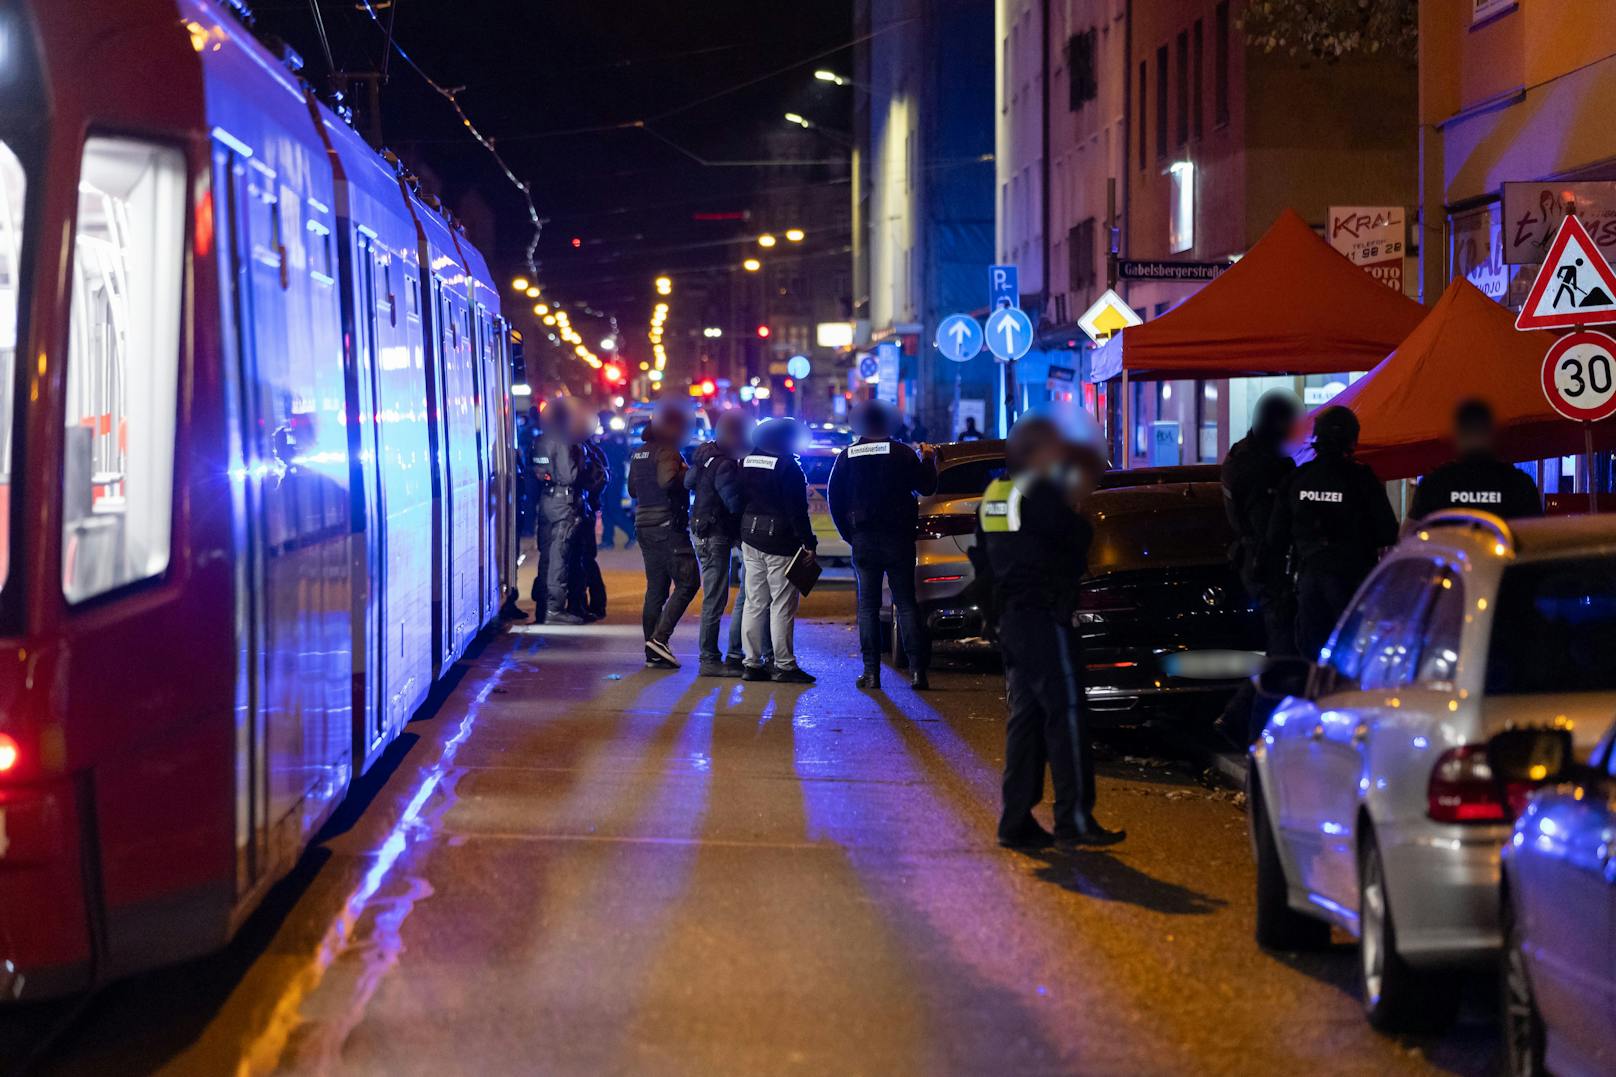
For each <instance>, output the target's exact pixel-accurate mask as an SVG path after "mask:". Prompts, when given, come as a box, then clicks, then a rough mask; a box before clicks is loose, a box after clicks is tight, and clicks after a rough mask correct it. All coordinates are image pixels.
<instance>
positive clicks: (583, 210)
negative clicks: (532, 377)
mask: <svg viewBox="0 0 1616 1077" xmlns="http://www.w3.org/2000/svg"><path fill="white" fill-rule="evenodd" d="M395 2H396V3H397V4H398V5H399V6H398V9H397V16H396V17H397V25H396V29H395V33H396V35H397V40H398V42H399V44H400V45H402V46H403V48H404V49H405V50H406V51H408V52H409V53H410V54H411V56H412V57H414V59H415V60H416V61H417V62H418V63H419V64H420V65H421V67H422V68H424V69H425V70H426V71H427V73H429V74H430V75H431V76H432V77H433V78H434V79H436V80H437V81H438V82H439V83H440V84H442V85H445V86H451V87H452V86H464V87H465V90H464V92H463V93H462V94H461V95H460V101H461V103H462V105H463V107H464V108H465V109H466V111H467V113H468V114H469V115H470V116H471V117H472V119H473V120H474V121H475V122H476V123H477V124H478V125H479V126H480V127H481V128H483V130H484V131H485V132H486V133H487V134H489V135H491V136H493V137H494V138H495V139H496V140H497V141H498V144H499V148H500V151H501V153H502V154H504V155H505V156H506V158H507V160H508V161H509V163H510V164H511V166H512V167H513V169H514V170H515V171H516V173H517V174H518V175H519V176H522V177H523V178H525V179H527V180H529V181H530V182H531V183H532V185H533V190H534V200H535V202H536V204H537V207H538V211H539V214H540V215H541V216H542V217H545V218H548V223H547V224H546V225H545V229H544V235H543V239H542V241H541V243H540V246H539V258H540V260H541V263H542V267H541V270H540V276H541V279H542V280H543V282H544V285H545V288H546V293H547V295H548V296H550V297H552V298H556V299H560V300H562V301H565V302H567V303H568V304H569V305H570V306H572V307H574V308H575V309H576V308H578V307H581V306H583V305H584V304H586V303H587V304H589V305H591V306H593V307H595V308H597V309H600V310H602V311H604V312H608V313H613V314H616V315H617V316H618V318H619V319H620V320H621V321H622V323H623V324H624V326H625V327H634V326H639V325H640V324H641V323H642V322H643V320H644V318H645V316H646V312H647V308H648V307H649V304H650V303H651V301H652V300H651V296H652V285H651V281H652V277H653V276H654V275H655V274H656V273H657V272H661V271H665V270H668V271H674V272H677V271H678V270H679V269H681V268H696V267H701V266H710V265H716V264H722V263H725V262H733V261H734V260H735V259H736V258H737V257H738V254H737V248H736V247H734V246H733V245H732V246H728V247H726V246H724V245H723V244H724V241H726V240H733V239H738V238H740V237H741V236H744V235H750V234H751V233H752V232H753V231H754V230H755V229H753V228H751V227H749V226H747V225H746V224H743V223H738V222H710V221H709V222H697V221H693V220H692V214H693V213H696V212H702V211H707V212H711V211H725V210H742V209H746V208H747V207H748V205H749V204H750V202H751V199H752V198H753V197H754V195H755V192H756V189H757V188H758V187H759V186H760V185H761V183H762V182H763V181H762V180H760V178H759V177H760V175H762V174H763V172H764V170H763V169H759V168H753V167H712V166H703V165H701V164H699V163H697V162H696V161H694V160H692V159H691V156H690V154H693V155H695V156H697V157H702V158H706V159H708V160H736V159H758V158H763V157H765V156H766V155H767V147H766V145H765V141H764V137H765V135H766V134H767V133H768V132H770V131H775V130H778V129H779V128H781V127H782V126H784V124H785V121H784V119H783V116H784V113H785V112H787V111H798V112H801V113H803V114H804V115H807V116H809V117H810V118H811V119H813V120H814V121H815V122H818V123H821V124H823V125H824V126H825V127H827V128H831V129H838V130H843V131H845V130H847V128H848V126H849V124H850V123H851V120H850V118H849V117H850V113H851V106H852V100H851V92H852V91H850V90H849V89H846V88H838V87H835V86H831V85H829V84H826V83H822V82H816V81H815V80H814V78H813V71H814V69H815V68H816V67H831V68H834V69H837V70H840V71H842V72H843V73H850V71H849V67H850V64H851V52H852V50H851V49H850V48H849V47H848V44H849V42H850V40H851V38H852V36H853V31H852V15H851V0H801V2H796V3H777V2H773V0H703V2H701V3H679V4H673V3H667V2H666V0H631V2H622V0H618V2H611V0H544V2H539V0H454V2H446V0H395ZM252 6H253V8H254V11H255V13H256V15H257V18H258V26H259V29H260V30H261V31H268V32H270V33H274V34H277V35H279V36H281V37H283V38H285V39H286V40H287V41H288V42H289V43H290V44H291V45H292V46H293V47H294V48H296V49H297V51H298V52H299V53H300V54H301V55H302V56H303V58H304V60H305V62H306V67H305V70H304V75H305V77H307V78H309V80H310V81H311V82H314V83H315V84H316V85H320V84H322V83H323V81H324V77H325V74H326V71H327V64H326V60H325V53H324V49H323V48H322V46H321V44H320V38H319V36H318V34H317V32H316V30H315V21H314V17H313V15H312V13H311V3H310V0H273V2H272V0H253V4H252ZM319 6H320V8H321V10H322V12H323V14H324V20H325V26H326V30H327V36H328V38H329V40H330V46H331V52H332V55H333V57H334V60H335V63H336V65H337V66H338V67H339V68H343V67H346V68H348V69H351V70H362V69H367V68H369V67H371V66H372V65H374V64H376V63H378V62H379V60H380V57H381V54H382V52H383V36H382V34H381V33H380V32H379V31H378V30H377V29H376V27H375V26H374V25H373V24H372V23H371V21H370V19H369V17H368V16H367V15H366V14H365V13H364V12H363V10H362V9H361V7H360V5H359V4H358V3H357V0H319ZM380 10H381V13H382V16H383V18H385V17H386V10H385V9H384V8H383V9H380ZM830 50H838V51H834V52H831V53H830V55H828V56H824V57H823V58H820V59H817V60H816V59H812V58H813V57H815V56H816V55H817V54H824V53H827V52H828V51H830ZM752 80H757V81H756V82H754V83H753V84H752V85H749V86H748V85H744V84H746V83H748V82H751V81H752ZM383 94H384V97H383V119H384V127H385V137H386V141H387V143H388V145H389V146H391V147H393V148H395V149H397V150H398V151H399V152H400V153H401V155H402V156H403V157H404V158H405V159H406V161H408V162H410V163H411V164H414V165H416V166H417V167H420V166H421V165H422V164H423V163H424V164H425V166H426V167H428V168H430V169H431V171H432V172H433V173H435V174H437V175H438V176H439V177H441V179H442V181H443V185H444V192H443V193H444V194H445V195H446V196H447V198H448V200H449V201H450V202H451V204H453V203H454V202H455V201H456V199H457V198H458V197H459V196H460V195H461V194H462V193H464V190H465V189H466V188H467V187H468V186H469V187H474V188H476V189H477V190H478V191H479V192H480V193H481V195H482V197H483V198H484V199H485V200H486V201H487V202H488V203H489V205H490V206H492V207H493V208H494V210H495V211H496V213H497V214H498V219H499V221H500V225H501V228H500V233H499V239H498V242H497V243H496V245H495V247H494V249H493V250H492V251H491V252H490V255H491V257H492V258H493V259H494V260H495V262H496V264H497V265H499V266H501V267H503V268H505V269H507V270H514V269H516V268H518V267H519V265H520V261H521V256H522V252H523V250H524V248H525V247H526V244H527V241H528V238H529V235H530V229H528V227H527V225H526V216H525V208H524V206H523V204H522V202H521V199H520V196H519V195H518V194H517V192H516V191H515V190H514V189H512V188H511V187H510V186H509V185H508V184H507V183H506V181H505V180H504V179H503V177H502V176H500V174H499V173H498V171H497V169H496V168H495V166H494V164H493V162H492V160H491V159H490V158H489V156H488V154H487V153H486V151H484V150H483V149H482V147H480V146H479V145H477V144H476V143H475V142H473V141H472V140H471V138H470V137H469V136H468V135H466V134H465V133H464V132H463V131H462V130H461V128H460V126H459V123H458V121H457V119H456V117H455V115H454V112H453V110H452V109H451V107H450V106H449V104H448V103H447V102H446V101H444V100H443V99H442V98H440V97H438V96H437V95H436V94H434V93H433V92H432V91H431V90H430V89H429V88H428V87H427V86H426V85H425V83H424V82H423V81H422V80H421V78H420V77H419V76H418V75H417V74H416V73H415V72H413V71H411V70H410V69H409V68H408V67H407V66H406V65H404V64H403V63H401V62H400V60H399V58H398V56H396V55H395V56H394V57H393V59H392V63H391V68H390V78H389V82H388V84H387V86H386V88H385V89H384V91H383ZM708 98H711V100H707V99H708ZM641 120H643V121H648V122H649V124H650V128H651V131H654V132H655V134H652V133H649V132H648V131H647V130H641V129H632V128H620V129H615V130H614V129H607V130H600V129H599V128H611V127H613V126H614V125H622V124H628V123H632V122H634V121H641ZM579 129H586V130H583V131H580V130H579ZM557 132H575V133H557ZM657 135H660V136H662V138H658V137H656V136H657ZM664 139H666V140H667V141H664ZM669 142H672V143H676V144H677V146H678V147H681V148H682V149H683V150H686V151H689V153H688V154H687V153H685V152H681V149H680V148H675V146H674V145H670V144H669ZM827 151H829V152H834V150H833V148H832V147H829V146H827ZM771 182H772V183H774V184H778V183H780V182H781V181H780V179H779V177H774V178H773V180H772V181H771ZM574 237H577V238H578V239H581V240H582V241H583V242H582V246H581V247H578V248H574V247H573V245H572V240H573V238H574Z"/></svg>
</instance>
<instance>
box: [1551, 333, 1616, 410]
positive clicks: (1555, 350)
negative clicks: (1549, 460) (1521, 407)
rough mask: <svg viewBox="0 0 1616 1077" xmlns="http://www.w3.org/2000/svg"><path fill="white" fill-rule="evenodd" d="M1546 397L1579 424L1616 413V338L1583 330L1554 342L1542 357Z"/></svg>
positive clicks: (1556, 408) (1557, 408) (1552, 405)
mask: <svg viewBox="0 0 1616 1077" xmlns="http://www.w3.org/2000/svg"><path fill="white" fill-rule="evenodd" d="M1543 395H1544V396H1546V397H1548V399H1549V405H1550V406H1551V407H1552V408H1554V410H1555V411H1557V412H1559V413H1560V414H1561V415H1564V416H1565V417H1566V418H1567V419H1572V420H1575V421H1576V422H1580V423H1595V422H1598V421H1599V420H1600V419H1608V418H1609V417H1610V416H1611V415H1612V414H1616V337H1611V336H1610V335H1608V334H1606V333H1596V332H1593V331H1592V330H1584V331H1583V332H1580V333H1568V334H1567V335H1565V336H1563V337H1561V338H1560V339H1559V340H1557V341H1555V342H1554V343H1553V344H1552V345H1551V346H1550V347H1549V351H1548V354H1547V355H1545V356H1544V357H1543Z"/></svg>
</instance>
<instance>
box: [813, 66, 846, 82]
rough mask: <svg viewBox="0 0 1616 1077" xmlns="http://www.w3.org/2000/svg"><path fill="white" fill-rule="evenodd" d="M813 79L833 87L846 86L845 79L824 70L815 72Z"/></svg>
mask: <svg viewBox="0 0 1616 1077" xmlns="http://www.w3.org/2000/svg"><path fill="white" fill-rule="evenodd" d="M814 78H816V79H818V80H819V81H820V82H828V83H830V84H831V85H833V86H846V85H847V79H844V78H843V77H842V76H840V75H838V74H837V73H836V72H834V71H826V70H825V69H824V68H820V69H819V70H818V71H815V72H814Z"/></svg>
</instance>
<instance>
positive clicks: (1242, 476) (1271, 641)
mask: <svg viewBox="0 0 1616 1077" xmlns="http://www.w3.org/2000/svg"><path fill="white" fill-rule="evenodd" d="M1300 417H1301V406H1300V404H1299V403H1298V401H1297V399H1296V396H1295V394H1293V393H1290V392H1287V391H1286V390H1284V389H1273V390H1270V391H1269V392H1266V393H1264V394H1263V395H1262V397H1261V399H1259V400H1258V401H1257V410H1256V414H1255V415H1254V416H1253V418H1252V424H1251V430H1250V432H1249V433H1247V434H1246V436H1245V437H1243V438H1241V439H1240V440H1239V441H1237V442H1235V443H1234V444H1233V445H1231V446H1230V447H1229V455H1228V456H1227V457H1225V458H1224V461H1223V509H1224V512H1225V513H1226V514H1227V515H1228V517H1229V526H1230V528H1231V529H1232V530H1233V531H1234V536H1235V540H1234V545H1233V546H1232V547H1231V548H1230V550H1229V559H1230V561H1232V562H1233V565H1234V570H1235V572H1236V573H1237V574H1238V575H1239V577H1240V582H1241V584H1242V585H1243V586H1244V587H1245V589H1246V594H1247V595H1248V596H1249V597H1250V598H1251V599H1252V601H1254V602H1256V603H1257V607H1258V609H1259V610H1260V611H1261V612H1262V619H1263V629H1264V634H1265V635H1266V637H1267V646H1268V654H1269V655H1270V656H1271V657H1276V658H1277V657H1280V656H1283V655H1289V654H1294V653H1295V652H1296V596H1295V594H1294V593H1292V591H1291V581H1290V579H1289V577H1287V576H1286V575H1285V573H1284V571H1283V566H1281V570H1280V571H1271V570H1270V571H1267V572H1263V571H1259V565H1260V563H1261V554H1262V547H1263V542H1264V541H1265V540H1266V539H1267V537H1268V517H1269V514H1270V513H1272V512H1273V508H1274V498H1275V496H1276V495H1277V494H1278V493H1279V488H1280V487H1281V486H1282V485H1284V483H1285V481H1286V480H1287V479H1289V478H1290V476H1291V472H1293V471H1295V470H1296V462H1295V461H1294V460H1292V459H1291V457H1290V454H1289V453H1288V452H1287V451H1286V447H1287V445H1288V444H1289V442H1290V440H1291V437H1292V435H1293V434H1294V433H1295V429H1296V420H1297V419H1299V418H1300ZM1255 699H1256V691H1255V688H1254V687H1253V685H1252V684H1251V682H1250V681H1249V680H1247V681H1245V682H1243V683H1242V684H1241V686H1240V690H1239V691H1238V692H1237V693H1236V694H1235V696H1234V698H1233V699H1231V700H1230V701H1229V705H1228V706H1227V707H1225V708H1224V712H1223V716H1222V717H1220V718H1219V719H1218V721H1217V727H1218V729H1219V730H1220V731H1221V732H1223V734H1224V735H1225V736H1227V737H1228V738H1229V739H1230V740H1231V741H1233V742H1235V743H1236V744H1238V745H1239V746H1240V747H1242V748H1244V747H1245V746H1246V745H1248V744H1250V743H1251V741H1252V740H1253V739H1254V738H1255V737H1256V734H1257V733H1258V732H1260V731H1261V729H1262V727H1263V726H1264V725H1266V724H1267V721H1268V715H1267V713H1266V708H1262V709H1254V708H1253V703H1254V702H1255Z"/></svg>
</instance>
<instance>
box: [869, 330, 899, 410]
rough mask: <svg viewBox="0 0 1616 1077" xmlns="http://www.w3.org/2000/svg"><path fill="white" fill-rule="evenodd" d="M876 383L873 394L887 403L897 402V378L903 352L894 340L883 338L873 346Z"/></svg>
mask: <svg viewBox="0 0 1616 1077" xmlns="http://www.w3.org/2000/svg"><path fill="white" fill-rule="evenodd" d="M875 362H876V377H877V378H879V379H880V380H879V381H878V382H877V383H876V389H875V395H876V396H877V397H879V398H880V399H881V400H884V401H886V402H887V403H888V404H896V403H897V402H898V379H899V378H900V377H901V376H902V373H903V352H901V351H900V350H899V349H898V344H897V342H896V341H892V340H884V341H882V342H881V343H879V344H877V345H876V346H875Z"/></svg>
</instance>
